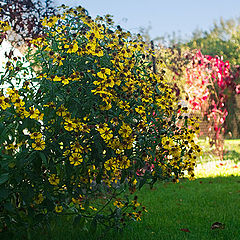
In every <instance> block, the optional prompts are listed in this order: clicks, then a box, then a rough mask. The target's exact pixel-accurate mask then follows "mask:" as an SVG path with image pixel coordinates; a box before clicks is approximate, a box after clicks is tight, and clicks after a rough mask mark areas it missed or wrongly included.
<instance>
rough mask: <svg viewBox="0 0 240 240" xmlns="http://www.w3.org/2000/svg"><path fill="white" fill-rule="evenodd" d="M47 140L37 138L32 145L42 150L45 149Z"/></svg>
mask: <svg viewBox="0 0 240 240" xmlns="http://www.w3.org/2000/svg"><path fill="white" fill-rule="evenodd" d="M45 145H46V144H45V142H44V141H43V140H42V139H39V138H36V139H35V142H34V143H32V147H33V149H34V150H37V151H41V150H44V149H45Z"/></svg>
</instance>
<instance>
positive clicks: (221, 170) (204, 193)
mask: <svg viewBox="0 0 240 240" xmlns="http://www.w3.org/2000/svg"><path fill="white" fill-rule="evenodd" d="M230 141H231V142H230ZM239 144H240V141H239V140H238V141H233V140H228V141H227V146H228V147H229V149H228V151H229V152H230V153H231V154H232V152H233V151H235V152H237V153H238V152H239V151H240V148H238V146H239ZM205 154H206V152H205ZM231 156H232V155H231ZM238 156H239V155H235V158H234V159H230V160H227V159H225V160H224V161H222V162H219V161H218V159H216V158H214V157H213V159H212V161H211V162H210V163H209V162H202V163H201V164H200V165H198V166H197V169H196V175H197V177H198V178H197V179H196V180H194V181H188V180H182V181H181V182H180V183H178V184H174V183H158V184H156V185H155V187H154V189H153V190H150V189H149V187H148V186H146V187H145V188H143V189H142V190H141V191H140V192H139V193H138V197H139V201H140V202H142V203H143V205H145V206H147V210H148V213H146V214H145V215H144V217H143V218H142V221H139V222H133V223H131V224H130V225H128V226H127V227H126V228H125V229H124V230H123V231H122V232H120V233H117V232H115V231H113V232H108V233H104V232H101V231H98V232H97V234H96V235H95V236H94V235H92V234H88V233H87V232H86V231H83V230H82V229H81V228H77V227H73V225H72V223H71V222H70V221H66V220H64V219H58V220H54V221H53V222H52V224H51V230H48V231H44V230H42V231H40V230H39V231H37V232H34V233H32V234H31V235H32V238H31V239H34V240H35V239H43V240H44V239H53V240H61V239H64V240H68V239H69V240H70V239H71V240H75V239H76V240H77V239H84V240H85V239H104V240H105V239H106V240H107V239H119V240H121V239H123V240H128V239H129V240H130V239H132V240H138V239H139V240H142V239H143V240H150V239H158V240H160V239H163V240H171V239H173V240H182V239H194V240H204V239H206V240H211V239H216V240H220V239H224V240H227V239H229V240H239V239H240V165H239V158H238ZM236 166H237V167H236ZM233 175H234V176H233ZM210 176H212V177H210ZM219 176H220V177H219ZM214 222H220V223H222V224H224V228H219V229H214V230H212V229H211V225H212V224H213V223H214ZM181 229H182V230H181ZM183 229H185V231H189V232H185V231H183ZM18 237H19V235H18V234H17V235H15V236H14V237H13V238H12V239H22V238H21V237H19V238H18ZM5 238H6V239H11V238H10V237H9V236H2V238H1V235H0V239H5Z"/></svg>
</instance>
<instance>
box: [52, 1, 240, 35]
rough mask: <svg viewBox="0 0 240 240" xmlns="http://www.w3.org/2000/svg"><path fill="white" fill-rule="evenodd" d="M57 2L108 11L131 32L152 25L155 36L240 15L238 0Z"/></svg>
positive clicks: (97, 12)
mask: <svg viewBox="0 0 240 240" xmlns="http://www.w3.org/2000/svg"><path fill="white" fill-rule="evenodd" d="M54 3H55V4H56V5H61V4H63V3H64V4H65V5H68V6H78V5H81V6H82V7H84V8H86V9H87V10H88V11H89V13H90V15H91V16H92V17H95V16H96V15H101V16H102V15H105V14H107V13H109V14H111V15H113V16H114V21H115V24H116V25H118V24H119V25H121V26H122V27H123V28H124V29H126V30H130V31H131V32H138V31H139V28H140V27H145V28H147V27H148V26H151V27H152V29H151V30H150V36H151V38H152V39H154V38H155V37H157V36H163V35H166V34H171V33H172V32H176V33H177V34H178V33H179V32H180V33H181V35H182V36H191V33H192V32H193V31H194V30H196V29H197V28H198V29H202V30H208V29H209V28H210V27H211V26H212V24H213V22H214V21H219V19H220V17H223V19H229V18H232V17H240V1H239V0H224V1H223V0H198V1H196V0H68V1H63V0H54Z"/></svg>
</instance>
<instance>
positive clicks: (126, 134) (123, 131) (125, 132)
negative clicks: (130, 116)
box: [118, 122, 132, 138]
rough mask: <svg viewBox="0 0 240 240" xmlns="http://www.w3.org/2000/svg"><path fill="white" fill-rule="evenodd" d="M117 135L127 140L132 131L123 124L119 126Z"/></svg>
mask: <svg viewBox="0 0 240 240" xmlns="http://www.w3.org/2000/svg"><path fill="white" fill-rule="evenodd" d="M118 133H119V134H120V135H121V136H122V137H123V138H127V137H129V136H130V134H131V133H132V129H131V127H130V126H129V125H127V124H125V123H124V122H123V125H122V126H121V128H120V129H119V131H118Z"/></svg>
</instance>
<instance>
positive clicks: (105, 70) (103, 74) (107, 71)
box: [97, 68, 111, 79]
mask: <svg viewBox="0 0 240 240" xmlns="http://www.w3.org/2000/svg"><path fill="white" fill-rule="evenodd" d="M110 73H111V70H110V69H108V68H101V71H100V72H98V73H97V75H98V77H100V78H102V79H106V78H107V75H110Z"/></svg>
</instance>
